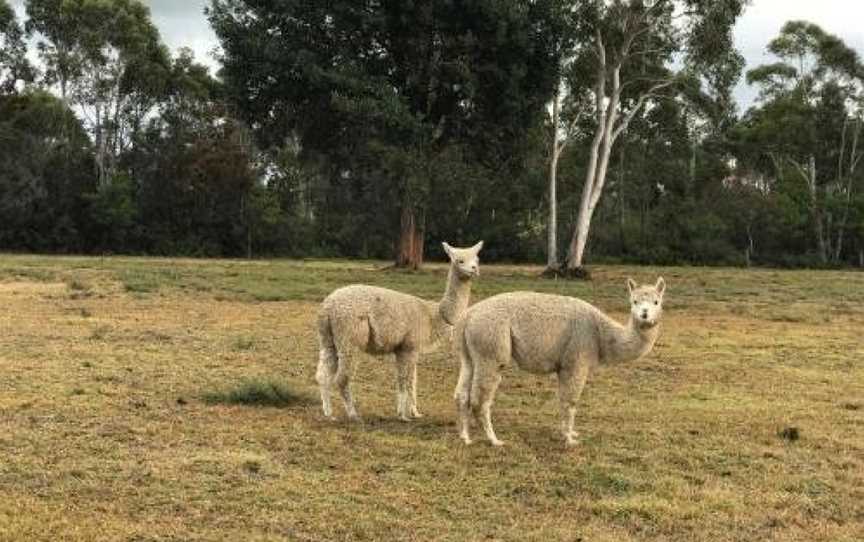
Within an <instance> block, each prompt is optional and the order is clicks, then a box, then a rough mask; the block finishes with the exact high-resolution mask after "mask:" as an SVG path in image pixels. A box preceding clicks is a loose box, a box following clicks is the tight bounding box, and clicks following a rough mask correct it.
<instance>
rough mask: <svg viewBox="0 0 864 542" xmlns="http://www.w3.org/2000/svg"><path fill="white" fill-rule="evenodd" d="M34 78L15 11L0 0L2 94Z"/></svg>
mask: <svg viewBox="0 0 864 542" xmlns="http://www.w3.org/2000/svg"><path fill="white" fill-rule="evenodd" d="M33 76H34V73H33V68H32V66H31V65H30V63H29V62H28V60H27V43H26V42H25V41H24V32H23V30H22V29H21V25H19V24H18V20H17V19H16V17H15V11H14V10H13V9H12V6H10V5H9V3H8V2H6V0H0V93H11V92H14V91H15V90H16V86H17V85H18V83H19V81H25V82H28V81H32V79H33Z"/></svg>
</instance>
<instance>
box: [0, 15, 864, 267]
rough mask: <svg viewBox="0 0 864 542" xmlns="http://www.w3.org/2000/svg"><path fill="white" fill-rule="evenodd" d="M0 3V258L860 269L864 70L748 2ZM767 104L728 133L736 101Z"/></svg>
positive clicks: (843, 48)
mask: <svg viewBox="0 0 864 542" xmlns="http://www.w3.org/2000/svg"><path fill="white" fill-rule="evenodd" d="M24 4H25V13H24V14H23V16H19V15H18V14H16V12H15V11H14V10H13V9H12V6H11V5H10V3H9V2H8V0H0V251H5V252H36V253H49V254H50V253H64V254H70V253H71V254H109V253H110V254H132V255H154V256H194V257H232V258H233V257H248V258H257V257H291V258H300V257H327V258H329V257H349V258H369V259H383V260H391V261H393V262H394V263H395V264H396V265H397V266H402V267H409V268H412V267H413V268H416V267H419V266H420V265H422V263H423V260H424V258H430V259H440V258H442V257H443V253H442V250H441V248H440V241H445V240H446V241H448V242H450V243H452V244H455V245H460V244H461V245H468V244H473V243H474V242H476V241H477V240H480V239H483V240H484V241H485V247H486V248H485V249H484V252H483V257H484V261H506V262H532V263H538V264H545V265H546V266H547V268H548V269H549V270H551V271H553V272H555V273H559V272H563V273H578V272H579V271H580V270H582V269H583V266H586V265H587V266H590V265H591V264H592V263H600V262H607V263H608V262H624V263H640V264H643V263H644V264H662V265H673V264H676V265H677V264H683V265H735V266H739V265H740V266H745V265H746V266H750V265H754V266H774V267H864V186H862V182H864V179H862V177H864V173H862V171H864V168H862V167H861V157H862V155H864V141H861V139H860V136H861V131H862V124H864V118H862V105H864V85H862V83H864V65H862V62H861V59H860V58H859V54H858V52H856V51H855V50H854V49H852V48H850V47H849V46H848V45H847V44H845V43H844V42H843V41H842V40H841V39H839V38H838V37H836V36H834V35H833V34H831V32H830V29H823V28H820V27H819V26H816V25H814V24H812V23H810V22H807V21H789V22H787V23H786V24H785V25H784V26H783V28H782V30H781V31H780V32H779V34H778V35H776V36H773V37H772V39H771V41H770V43H769V46H768V52H770V53H771V55H770V58H771V59H772V62H771V63H767V64H763V65H760V66H756V67H753V68H752V69H750V70H745V63H744V59H743V57H742V55H741V54H740V52H739V51H737V50H736V48H735V44H734V40H733V32H732V30H733V27H734V25H735V23H736V21H737V20H738V19H739V18H740V16H741V14H742V13H743V12H744V10H746V9H747V1H746V0H716V1H713V2H704V1H702V0H650V1H649V0H611V1H598V0H534V1H530V2H526V1H523V0H464V1H454V0H429V1H425V2H419V1H416V2H414V1H398V0H363V1H353V0H352V1H340V0H334V1H329V2H307V1H303V0H285V1H282V2H272V1H268V0H212V1H211V2H210V4H209V6H208V7H207V9H206V16H207V18H208V20H209V22H210V24H211V25H212V27H213V29H214V31H215V33H216V35H217V36H218V38H219V44H220V48H219V52H218V61H219V63H220V66H221V68H220V69H219V70H218V73H211V72H210V71H209V70H208V68H207V67H205V66H204V65H203V64H202V63H201V62H200V59H196V58H194V56H193V54H192V53H191V50H189V49H180V50H178V51H172V50H170V49H169V48H168V47H167V46H166V45H165V43H164V42H163V40H162V38H161V36H160V34H159V31H158V29H157V27H156V26H155V24H154V22H153V19H152V16H151V13H150V11H149V9H148V8H147V7H146V5H145V4H144V3H142V2H140V1H138V0H27V1H26V2H25V3H24ZM741 78H746V81H747V83H748V84H749V85H752V86H754V87H755V88H757V89H758V91H759V95H758V98H757V100H756V101H755V102H754V104H753V105H752V106H751V107H749V108H748V109H746V110H740V109H739V106H738V104H736V101H735V99H734V96H733V88H734V87H735V85H736V84H737V83H738V82H739V81H740V80H741Z"/></svg>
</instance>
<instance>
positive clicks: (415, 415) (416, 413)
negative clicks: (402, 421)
mask: <svg viewBox="0 0 864 542" xmlns="http://www.w3.org/2000/svg"><path fill="white" fill-rule="evenodd" d="M411 417H412V418H414V419H415V420H419V419H420V418H422V417H423V414H420V413H419V412H417V411H416V410H415V411H414V412H412V413H411Z"/></svg>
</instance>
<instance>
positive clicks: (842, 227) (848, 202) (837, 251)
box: [834, 121, 862, 263]
mask: <svg viewBox="0 0 864 542" xmlns="http://www.w3.org/2000/svg"><path fill="white" fill-rule="evenodd" d="M860 133H861V122H860V121H856V123H855V134H854V135H853V138H852V149H851V151H850V153H849V170H848V171H847V172H846V174H847V176H848V177H847V180H846V198H845V201H844V202H843V214H842V215H841V218H840V224H838V226H837V243H836V244H835V246H834V261H835V263H839V262H840V257H841V256H842V255H843V254H842V253H843V236H844V233H845V231H846V224H847V223H848V221H849V208H850V207H851V206H852V189H853V188H854V185H853V184H852V181H853V179H854V178H855V170H856V169H857V168H858V162H860V161H861V158H862V156H861V155H859V154H858V139H859V136H860ZM845 134H846V125H845V124H844V125H843V135H844V139H845ZM844 150H845V145H844V146H842V147H841V148H840V153H841V155H840V171H841V172H842V171H843V152H844ZM841 175H842V173H841Z"/></svg>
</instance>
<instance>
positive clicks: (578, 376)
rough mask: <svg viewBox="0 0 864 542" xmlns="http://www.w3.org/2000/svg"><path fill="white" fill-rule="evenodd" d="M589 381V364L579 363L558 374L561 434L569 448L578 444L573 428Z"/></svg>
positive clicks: (576, 434) (577, 434)
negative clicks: (580, 400) (578, 403)
mask: <svg viewBox="0 0 864 542" xmlns="http://www.w3.org/2000/svg"><path fill="white" fill-rule="evenodd" d="M587 379H588V363H584V362H583V363H578V364H577V366H576V367H570V368H567V369H562V370H561V371H560V372H559V373H558V399H559V401H560V405H561V433H562V434H563V435H564V441H565V442H566V443H567V445H568V446H575V445H576V444H577V441H576V438H577V437H578V436H579V433H577V432H576V431H575V430H574V428H573V426H574V424H575V420H576V403H577V402H578V401H579V397H580V396H581V395H582V390H583V389H584V388H585V382H586V380H587Z"/></svg>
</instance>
